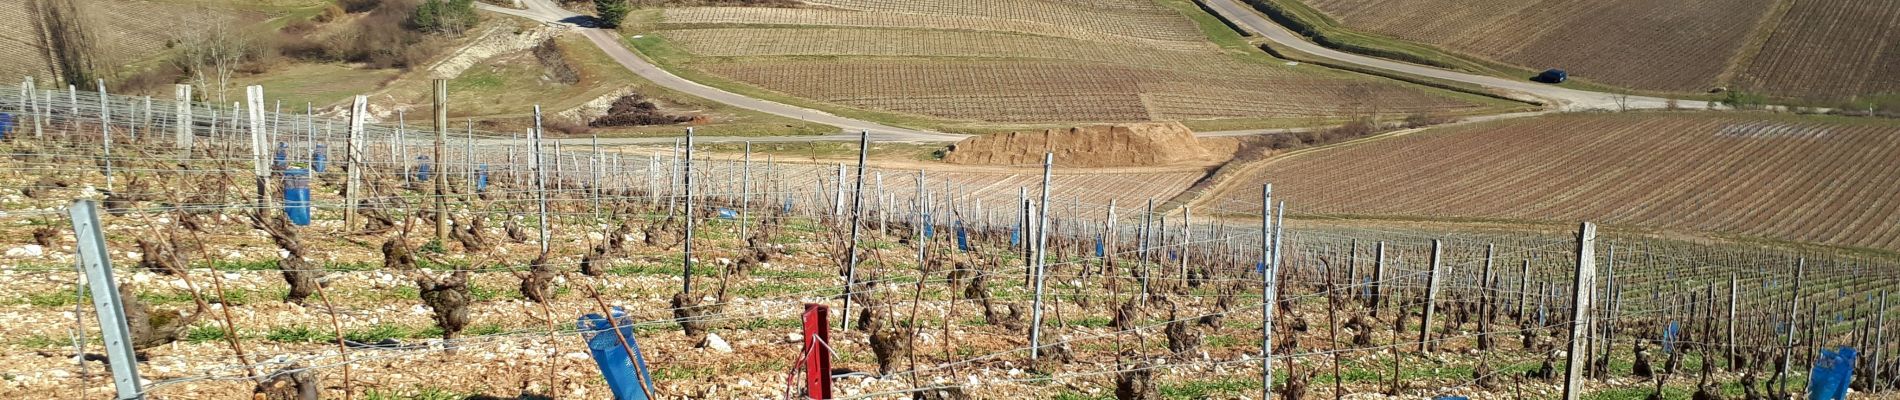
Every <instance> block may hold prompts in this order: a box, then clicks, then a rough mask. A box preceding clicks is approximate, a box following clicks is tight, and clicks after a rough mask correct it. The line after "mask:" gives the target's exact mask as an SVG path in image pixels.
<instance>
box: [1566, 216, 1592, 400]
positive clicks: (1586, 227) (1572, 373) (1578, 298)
mask: <svg viewBox="0 0 1900 400" xmlns="http://www.w3.org/2000/svg"><path fill="white" fill-rule="evenodd" d="M1596 240H1597V226H1596V224H1592V223H1589V222H1585V223H1583V227H1582V229H1581V230H1580V231H1579V232H1578V233H1577V274H1576V277H1575V279H1574V280H1572V281H1571V288H1572V289H1571V291H1570V292H1571V293H1570V294H1571V296H1572V300H1571V303H1570V350H1569V354H1567V356H1568V358H1569V364H1568V365H1566V366H1565V370H1566V371H1567V372H1565V373H1564V400H1577V399H1578V398H1579V397H1581V396H1582V394H1583V393H1582V392H1583V367H1584V364H1585V363H1587V362H1588V360H1589V357H1590V356H1589V355H1588V353H1586V352H1585V351H1586V350H1587V349H1586V348H1584V345H1585V344H1586V343H1587V341H1586V340H1585V337H1584V336H1585V335H1587V334H1588V332H1587V331H1586V330H1585V328H1587V327H1589V326H1590V320H1591V319H1594V318H1593V316H1592V314H1591V312H1590V310H1591V302H1592V301H1593V300H1594V299H1592V298H1591V297H1592V294H1594V293H1593V291H1592V288H1595V287H1596Z"/></svg>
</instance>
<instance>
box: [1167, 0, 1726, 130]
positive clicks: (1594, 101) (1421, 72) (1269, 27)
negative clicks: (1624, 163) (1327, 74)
mask: <svg viewBox="0 0 1900 400" xmlns="http://www.w3.org/2000/svg"><path fill="white" fill-rule="evenodd" d="M1203 2H1204V3H1206V4H1207V6H1208V8H1210V9H1213V10H1214V11H1215V12H1216V13H1219V14H1220V15H1221V17H1222V18H1226V19H1227V20H1228V21H1233V22H1234V24H1235V25H1239V26H1241V27H1243V28H1245V29H1247V30H1249V31H1253V33H1254V34H1255V35H1257V36H1260V37H1263V38H1266V39H1267V40H1270V41H1273V42H1274V43H1275V44H1278V45H1280V46H1286V47H1288V48H1292V49H1294V50H1299V51H1301V52H1305V53H1307V54H1312V55H1314V56H1318V57H1322V58H1326V59H1331V60H1334V61H1338V62H1343V63H1347V64H1354V65H1359V66H1363V67H1371V68H1378V69H1382V70H1387V71H1394V72H1401V73H1406V74H1412V75H1418V76H1425V77H1431V78H1437V79H1443V80H1448V81H1454V82H1464V83H1470V84H1475V85H1479V86H1483V87H1486V88H1491V89H1495V90H1504V91H1510V92H1516V93H1522V94H1526V95H1530V96H1535V97H1540V98H1545V99H1549V100H1551V101H1553V102H1554V103H1555V104H1556V105H1557V108H1558V109H1560V110H1590V109H1596V110H1620V109H1625V108H1627V109H1656V108H1665V107H1668V101H1669V99H1664V98H1659V97H1646V96H1626V95H1620V94H1615V93H1603V92H1592V91H1587V90H1577V89H1570V88H1564V87H1558V86H1554V85H1549V84H1543V83H1537V82H1532V81H1530V80H1528V79H1525V80H1513V79H1508V78H1499V77H1495V76H1489V75H1477V74H1469V73H1464V72H1457V71H1451V70H1445V69H1439V68H1436V67H1428V66H1423V65H1418V64H1409V63H1403V62H1398V61H1392V60H1387V59H1383V58H1376V57H1369V56H1363V55H1358V54H1353V53H1347V52H1343V51H1339V50H1333V49H1331V48H1327V47H1325V46H1320V45H1318V44H1315V43H1313V42H1308V41H1306V38H1305V37H1302V36H1300V35H1299V34H1297V33H1293V31H1291V30H1287V29H1286V27H1283V26H1280V24H1277V23H1274V22H1273V21H1271V20H1268V19H1267V17H1266V16H1265V15H1261V14H1260V13H1259V12H1258V11H1255V10H1254V9H1253V7H1249V6H1247V5H1246V4H1242V3H1241V0H1203ZM1619 99H1621V100H1624V101H1626V102H1627V104H1625V105H1623V106H1619V105H1618V104H1617V102H1618V100H1619ZM1678 103H1679V106H1680V107H1682V108H1700V107H1703V106H1704V104H1705V103H1704V102H1701V101H1679V102H1678Z"/></svg>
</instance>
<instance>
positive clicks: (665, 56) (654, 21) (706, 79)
mask: <svg viewBox="0 0 1900 400" xmlns="http://www.w3.org/2000/svg"><path fill="white" fill-rule="evenodd" d="M1158 2H1159V3H1161V4H1163V5H1166V6H1168V7H1170V8H1174V9H1175V10H1176V11H1178V12H1180V13H1181V14H1182V15H1184V16H1186V17H1187V18H1189V19H1191V20H1192V21H1194V23H1195V24H1196V25H1197V26H1199V27H1200V28H1201V31H1202V32H1203V33H1205V34H1206V37H1207V39H1208V41H1209V42H1212V43H1214V44H1215V45H1217V46H1219V47H1220V48H1221V50H1222V53H1224V54H1225V55H1226V56H1228V57H1231V58H1234V59H1237V60H1242V61H1246V62H1252V63H1262V64H1278V63H1281V62H1282V61H1281V60H1278V59H1275V58H1272V57H1270V56H1267V55H1265V54H1261V53H1260V52H1259V51H1257V50H1256V49H1254V48H1253V47H1252V44H1250V43H1249V42H1248V41H1247V39H1246V38H1244V37H1242V36H1241V35H1240V34H1239V33H1238V32H1235V31H1234V30H1233V29H1231V28H1229V27H1228V26H1227V25H1226V24H1225V23H1223V22H1222V21H1221V20H1220V19H1219V18H1216V17H1214V16H1213V15H1211V14H1208V13H1207V12H1206V11H1204V10H1202V9H1200V8H1199V7H1196V6H1195V5H1194V4H1193V3H1192V2H1191V1H1190V0H1158ZM659 19H660V13H659V11H658V10H647V11H642V12H639V13H636V14H634V15H631V16H629V17H628V21H629V22H628V23H623V24H622V28H621V30H622V31H623V32H627V33H629V34H630V36H629V37H628V38H627V42H628V43H629V44H630V45H632V46H633V47H634V48H635V49H637V50H639V53H640V54H641V55H642V56H644V57H646V58H647V59H648V60H650V61H652V62H653V63H654V64H655V65H659V66H660V67H661V68H664V69H666V70H667V71H669V72H672V73H674V74H676V75H679V76H681V77H685V78H687V79H690V80H693V81H695V82H699V83H702V84H705V85H707V86H712V87H716V88H719V89H722V90H726V91H731V92H734V93H739V94H743V95H746V96H751V97H756V98H762V99H767V100H771V101H776V102H781V103H786V104H792V105H797V106H801V107H807V108H812V109H818V110H823V111H826V112H830V113H833V114H837V115H841V116H846V117H851V118H857V119H864V120H869V121H876V122H880V123H885V124H889V125H893V126H901V127H909V128H919V129H934V130H941V131H946V132H961V133H976V134H982V133H994V132H1000V131H1009V130H1027V129H1045V128H1058V127H1066V126H1069V125H1065V124H1044V125H1035V124H998V123H980V122H970V121H959V120H950V119H943V118H936V117H931V116H924V115H916V114H904V113H894V112H888V111H872V110H864V109H859V108H854V107H848V106H843V105H837V104H831V103H826V102H822V101H816V100H811V99H805V98H800V97H797V96H794V95H790V94H786V93H781V92H776V91H772V90H770V89H765V88H761V87H758V86H754V85H751V84H747V83H744V82H738V81H735V80H732V79H728V78H725V77H721V76H718V75H714V74H710V73H706V72H703V71H700V70H698V69H695V68H692V67H691V64H692V63H694V62H696V61H699V60H701V58H697V57H695V56H693V55H691V54H689V53H688V52H686V51H685V50H684V49H682V48H680V47H679V46H677V45H675V44H673V43H671V42H668V41H667V40H666V39H664V38H662V37H661V36H660V35H657V34H656V33H657V32H658V31H659V26H658V25H659ZM1305 71H1306V72H1307V73H1313V74H1318V75H1320V76H1335V77H1354V78H1365V76H1364V75H1359V74H1355V73H1350V72H1344V71H1338V70H1333V69H1329V68H1323V67H1318V66H1313V67H1310V68H1307V69H1305ZM1372 79H1381V78H1372ZM1392 82H1394V83H1395V84H1410V83H1405V82H1402V81H1392ZM1428 90H1432V91H1433V92H1434V94H1439V95H1444V96H1448V97H1453V98H1457V99H1459V100H1464V101H1470V102H1474V103H1478V104H1483V105H1487V106H1491V107H1492V109H1491V110H1489V111H1491V112H1504V111H1511V110H1518V109H1522V108H1524V106H1523V105H1522V104H1521V103H1516V102H1510V101H1504V100H1499V99H1494V98H1489V97H1485V96H1477V95H1471V94H1466V93H1458V92H1455V91H1450V90H1439V89H1428ZM1339 121H1340V120H1338V119H1313V118H1230V119H1218V120H1193V121H1183V123H1184V124H1186V125H1188V127H1189V128H1192V129H1194V130H1197V131H1217V130H1235V129H1262V128H1286V127H1297V126H1311V125H1315V124H1332V123H1337V122H1339Z"/></svg>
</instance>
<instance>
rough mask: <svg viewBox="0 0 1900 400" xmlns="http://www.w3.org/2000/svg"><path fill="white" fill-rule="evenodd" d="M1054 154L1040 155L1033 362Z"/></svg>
mask: <svg viewBox="0 0 1900 400" xmlns="http://www.w3.org/2000/svg"><path fill="white" fill-rule="evenodd" d="M1055 161H1056V154H1055V153H1051V152H1045V153H1043V155H1042V201H1041V206H1042V209H1041V211H1040V212H1037V213H1036V221H1037V222H1036V271H1035V273H1036V304H1035V306H1034V309H1033V310H1032V312H1031V313H1030V315H1031V318H1030V319H1031V320H1032V325H1030V328H1029V359H1031V360H1034V359H1036V358H1037V357H1039V356H1041V353H1042V291H1043V272H1044V270H1043V268H1044V266H1045V265H1047V263H1048V258H1049V257H1048V255H1047V250H1045V249H1044V247H1046V246H1048V245H1049V229H1048V226H1049V175H1050V171H1051V170H1053V169H1055Z"/></svg>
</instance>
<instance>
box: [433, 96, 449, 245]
mask: <svg viewBox="0 0 1900 400" xmlns="http://www.w3.org/2000/svg"><path fill="white" fill-rule="evenodd" d="M448 104H449V80H447V79H436V80H435V101H434V108H435V156H434V157H435V165H436V168H435V169H436V171H435V174H433V175H434V176H432V177H431V178H434V179H433V182H434V184H433V185H431V186H435V240H437V241H441V242H446V241H448V240H449V174H448V172H449V169H448V167H447V165H448V161H449V151H448V146H449V145H448V143H449V107H448Z"/></svg>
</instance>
